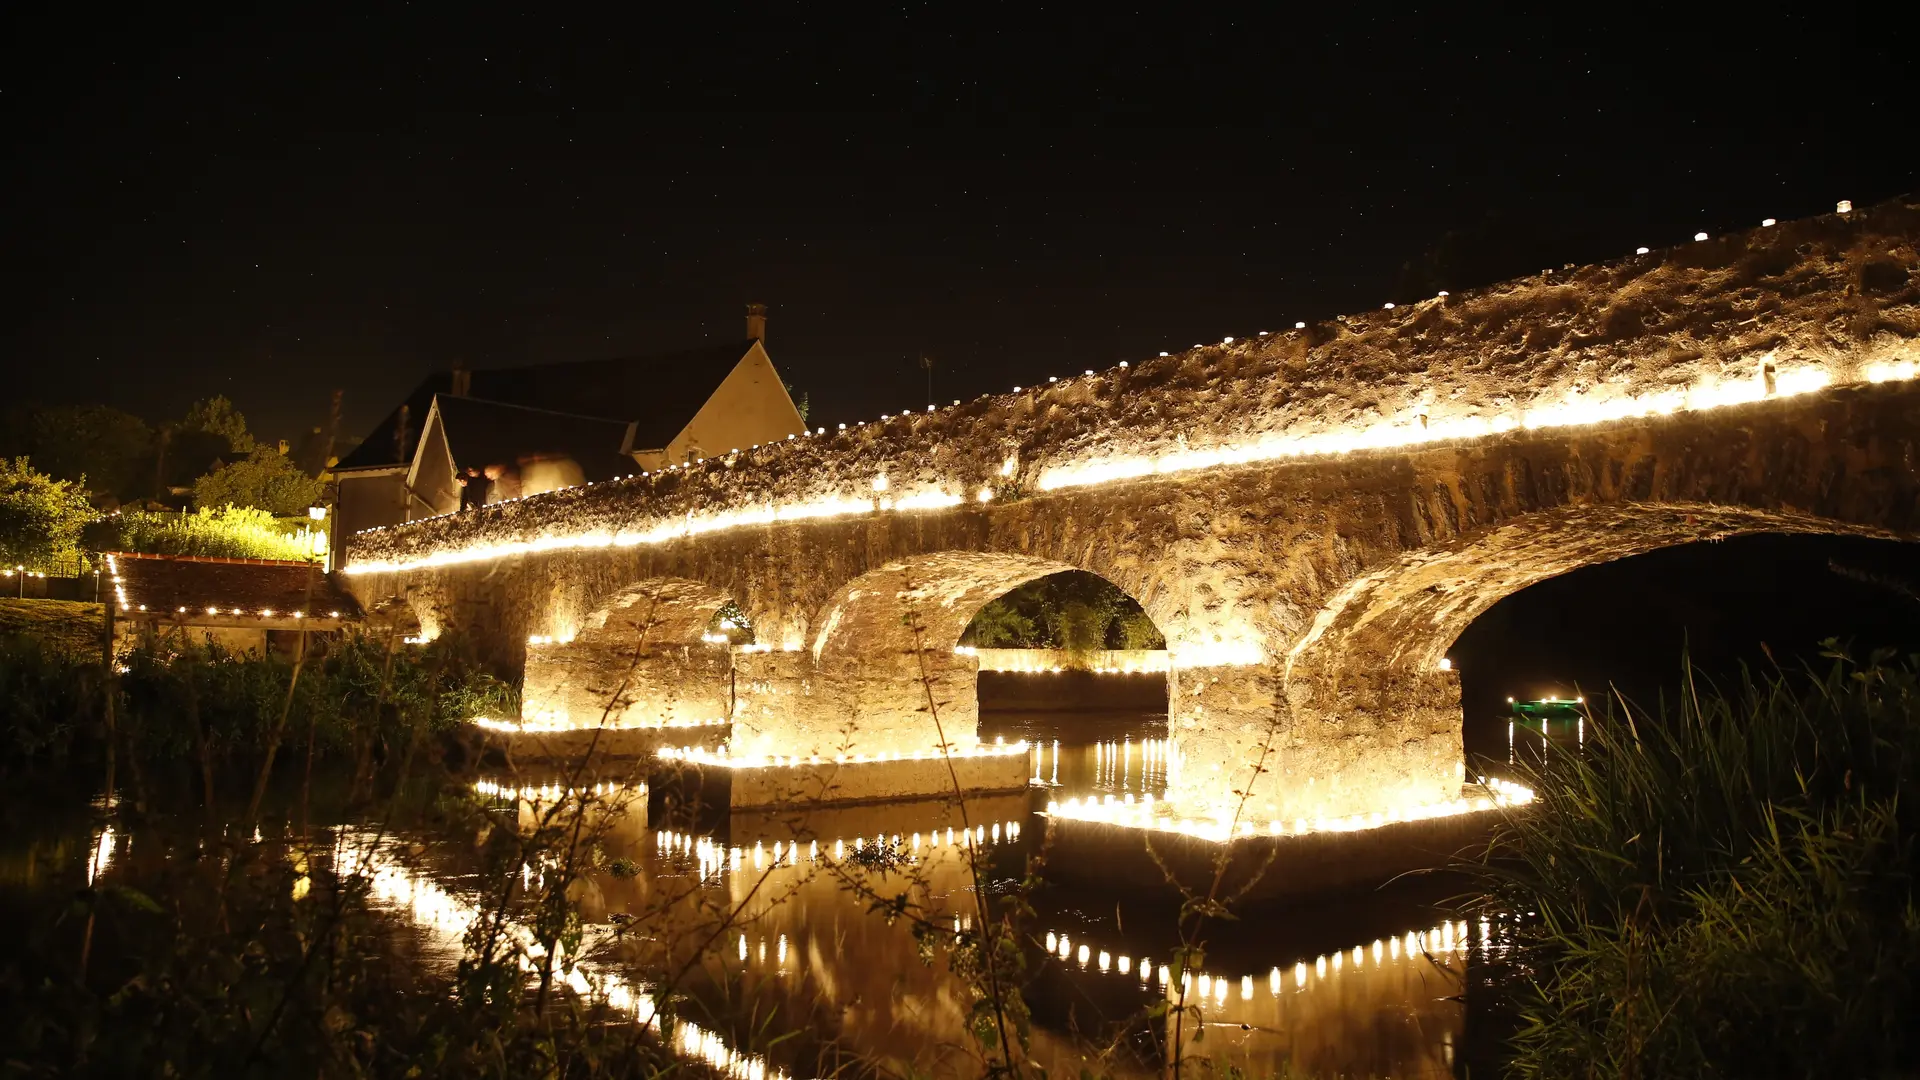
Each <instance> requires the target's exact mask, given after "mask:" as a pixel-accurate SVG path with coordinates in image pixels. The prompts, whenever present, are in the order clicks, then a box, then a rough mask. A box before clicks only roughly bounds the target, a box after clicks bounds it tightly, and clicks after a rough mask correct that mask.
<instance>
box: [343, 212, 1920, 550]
mask: <svg viewBox="0 0 1920 1080" xmlns="http://www.w3.org/2000/svg"><path fill="white" fill-rule="evenodd" d="M1851 209H1852V204H1851V203H1850V202H1848V201H1847V200H1841V201H1840V202H1839V204H1838V211H1837V212H1839V213H1842V214H1845V213H1849V212H1851ZM1774 223H1775V222H1774V219H1772V218H1767V219H1765V220H1764V221H1763V222H1762V225H1763V227H1771V226H1772V225H1773V224H1774ZM1694 238H1695V240H1704V239H1706V238H1707V235H1706V234H1705V233H1698V234H1696V235H1695V237H1694ZM1648 251H1649V249H1648V248H1645V247H1641V248H1639V249H1637V250H1636V254H1638V255H1645V254H1647V253H1648ZM1447 295H1448V294H1447V293H1446V292H1445V291H1442V292H1440V293H1439V294H1438V296H1437V297H1436V299H1440V300H1445V299H1446V298H1447ZM1383 306H1384V308H1385V309H1386V310H1393V309H1394V308H1395V305H1394V304H1393V303H1387V304H1385V305H1383ZM1306 327H1307V324H1306V323H1305V322H1304V321H1300V322H1296V323H1295V324H1294V330H1295V331H1296V332H1298V331H1300V330H1304V329H1306ZM1258 336H1259V337H1266V336H1268V332H1267V331H1264V330H1263V331H1260V332H1259V334H1258ZM1234 340H1235V339H1234V338H1233V337H1231V336H1228V337H1226V338H1224V339H1222V344H1224V345H1231V344H1233V342H1234ZM1204 347H1205V346H1203V345H1198V344H1196V345H1195V346H1194V349H1196V350H1197V349H1201V348H1204ZM1160 355H1161V356H1162V357H1166V356H1168V355H1169V354H1168V353H1166V352H1161V353H1160ZM1763 366H1766V365H1763ZM1916 366H1917V365H1915V364H1911V363H1906V362H1899V363H1896V364H1891V365H1887V364H1882V365H1871V366H1869V368H1868V369H1867V371H1866V372H1865V377H1866V378H1867V380H1868V381H1870V382H1884V381H1889V380H1892V379H1896V378H1912V377H1914V369H1915V368H1916ZM1116 367H1117V369H1119V370H1125V369H1127V368H1128V367H1129V364H1128V363H1127V362H1126V361H1121V362H1120V363H1119V364H1118V365H1116ZM1900 369H1905V370H1906V374H1894V373H1893V372H1894V371H1896V370H1900ZM1084 374H1085V375H1087V376H1094V375H1096V372H1095V371H1094V370H1093V369H1091V368H1089V369H1087V371H1086V372H1085V373H1084ZM1776 380H1777V382H1778V384H1780V385H1779V388H1778V390H1777V391H1776ZM1065 381H1066V382H1071V381H1072V380H1071V379H1068V380H1065ZM1763 381H1764V382H1765V384H1766V391H1765V392H1764V393H1761V394H1759V395H1751V394H1743V393H1739V392H1731V393H1729V392H1726V391H1724V390H1723V389H1722V388H1723V385H1724V384H1721V383H1720V382H1719V381H1718V380H1711V381H1709V382H1707V383H1704V384H1702V385H1700V386H1697V387H1694V388H1692V389H1691V390H1681V391H1665V392H1661V393H1656V394H1645V395H1628V396H1625V397H1616V398H1612V399H1608V400H1595V401H1581V400H1576V398H1579V397H1585V396H1586V395H1575V394H1571V393H1570V394H1568V395H1567V399H1566V400H1564V401H1562V402H1559V403H1539V404H1537V405H1536V406H1534V407H1529V408H1525V409H1522V410H1520V411H1519V413H1518V414H1506V415H1500V416H1495V417H1481V416H1472V417H1467V418H1464V419H1456V420H1452V421H1444V422H1441V423H1439V424H1434V423H1432V422H1431V421H1430V417H1429V414H1428V412H1427V410H1426V408H1425V407H1424V406H1422V407H1418V408H1416V409H1415V410H1412V413H1411V415H1410V416H1409V417H1406V418H1402V419H1400V420H1395V421H1383V422H1382V423H1380V424H1376V425H1373V426H1372V427H1369V428H1366V429H1362V430H1361V431H1359V432H1357V433H1329V434H1323V435H1309V436H1287V435H1284V434H1280V435H1269V436H1266V437H1263V438H1261V439H1259V440H1257V441H1256V442H1255V443H1253V444H1251V445H1243V446H1232V447H1223V448H1216V449H1212V450H1199V451H1180V452H1175V453H1168V454H1153V455H1143V456H1138V457H1127V458H1110V459H1104V460H1094V461H1089V462H1082V463H1075V464H1068V465H1062V466H1056V467H1053V468H1049V469H1047V470H1045V471H1044V472H1043V473H1042V475H1041V477H1040V481H1039V486H1040V487H1041V488H1042V489H1043V490H1047V489H1054V488H1061V487H1073V486H1083V485H1087V484H1098V483H1106V482H1111V481H1114V480H1122V479H1131V478H1137V477H1141V476H1147V475H1161V474H1167V473H1176V472H1186V471H1191V470H1196V469H1206V468H1212V467H1218V466H1223V465H1236V464H1244V463H1249V462H1255V461H1268V460H1277V459H1285V458H1294V457H1304V456H1319V455H1325V454H1340V453H1347V452H1351V451H1354V450H1366V449H1386V448H1394V447H1405V446H1410V445H1418V444H1421V443H1430V442H1438V441H1443V440H1453V439H1462V438H1475V437H1481V436H1486V435H1497V434H1501V433H1504V432H1506V431H1511V430H1514V429H1516V428H1546V427H1565V426H1577V425H1585V424H1593V423H1600V422H1604V421H1608V420H1619V419H1627V418H1632V417H1642V416H1655V415H1666V414H1670V413H1672V412H1675V411H1679V410H1681V409H1683V408H1684V409H1688V410H1700V409H1708V408H1717V407H1722V406H1725V405H1732V404H1742V403H1745V402H1747V401H1752V400H1758V399H1759V398H1762V397H1775V396H1780V397H1787V396H1793V395H1795V394H1801V393H1809V392H1812V391H1814V390H1818V389H1820V388H1821V387H1823V386H1825V385H1827V384H1828V383H1829V382H1831V375H1829V374H1828V373H1826V372H1825V371H1823V370H1817V369H1806V368H1803V369H1801V370H1799V371H1794V372H1780V373H1777V375H1770V376H1767V377H1766V378H1764V380H1763ZM1047 383H1048V386H1049V387H1052V386H1056V385H1061V384H1062V380H1060V379H1059V378H1058V377H1055V376H1049V377H1048V379H1047ZM1025 389H1026V388H1025V387H1022V386H1016V387H1014V392H1015V393H1016V394H1017V393H1022V392H1024V391H1025ZM1035 389H1039V388H1037V387H1036V388H1035ZM991 397H992V395H981V396H980V398H977V399H976V401H978V400H985V399H988V398H991ZM959 404H960V401H959V400H958V399H956V400H955V401H954V405H955V406H958V405H959ZM933 411H935V406H932V405H929V406H927V412H933ZM917 414H918V410H908V411H906V412H902V413H901V414H899V415H901V416H908V415H917ZM892 419H894V417H893V415H892V414H882V415H881V422H882V423H885V422H887V421H890V420H892ZM853 426H854V427H855V428H859V427H863V426H865V423H864V422H861V423H855V424H854V425H853ZM847 428H848V425H846V424H841V425H839V430H841V431H845V430H847ZM826 432H827V429H826V428H825V427H820V428H817V429H815V428H809V429H806V430H805V431H804V432H802V433H801V434H800V436H799V437H800V438H810V437H813V436H817V435H825V434H826ZM794 439H795V436H794V435H788V436H787V438H786V440H784V442H792V441H794ZM784 442H776V443H767V444H755V445H754V446H752V447H750V448H749V450H750V451H757V450H759V449H761V448H762V447H763V446H765V447H774V446H781V445H784ZM739 455H740V450H739V449H737V448H736V449H734V450H731V451H730V452H729V454H728V455H727V456H725V457H723V458H699V459H696V460H695V461H692V462H687V463H679V464H674V465H669V466H667V467H666V468H665V469H664V470H661V471H662V472H663V473H671V472H679V471H682V470H686V469H691V468H693V467H695V466H707V465H709V464H710V463H720V464H724V465H725V466H726V467H727V468H732V467H733V465H734V461H735V459H736V458H737V457H738V456H739ZM1006 473H1007V470H1004V469H1003V470H1002V474H1003V475H1006ZM652 475H653V474H652V472H650V471H647V470H643V471H641V472H639V473H632V474H627V475H626V476H622V477H616V478H615V479H614V480H611V481H602V482H604V483H621V482H627V481H632V480H635V479H644V478H647V477H650V476H652ZM594 483H595V482H593V481H589V482H587V483H585V484H582V485H574V487H591V486H593V484H594ZM873 486H874V489H875V490H876V491H885V490H886V489H887V487H888V480H887V477H886V476H885V474H884V473H883V474H881V475H879V476H876V477H875V479H874V483H873ZM568 490H572V488H561V489H558V491H559V492H564V491H568ZM556 493H558V492H541V493H539V494H537V495H528V496H522V497H520V498H523V499H525V498H541V497H545V496H548V495H552V494H556ZM977 497H978V499H979V501H981V502H987V501H990V500H991V499H992V497H993V493H992V489H991V488H981V489H980V490H979V492H978V494H977ZM517 501H520V500H519V499H512V500H507V502H517ZM964 501H965V499H964V498H963V497H962V496H960V495H956V494H954V493H952V492H949V491H946V490H944V489H933V490H928V491H924V492H921V493H918V494H917V495H914V496H908V497H907V498H905V499H898V500H885V499H872V500H865V499H860V500H855V499H842V498H833V499H828V500H816V501H814V502H809V503H801V504H793V505H790V506H787V507H773V506H768V507H767V508H766V509H765V510H764V511H762V510H755V511H749V512H745V514H744V516H742V514H741V512H734V513H722V514H719V515H711V516H712V517H713V518H714V522H713V524H712V527H711V528H706V529H702V528H695V527H694V525H695V521H696V518H695V516H694V515H691V514H689V515H687V516H686V520H685V523H684V529H673V528H669V527H664V526H662V527H656V528H655V529H653V530H650V531H649V532H648V533H644V534H630V533H627V532H625V531H624V530H623V531H622V532H621V533H618V534H604V535H605V537H606V538H605V540H604V541H602V540H601V536H602V535H603V534H602V533H598V532H596V533H589V534H583V535H581V536H577V537H563V538H544V539H543V540H540V541H532V542H528V543H525V544H482V545H473V546H471V547H467V548H463V549H458V550H456V551H453V552H439V553H435V554H432V555H429V556H426V557H423V558H419V559H411V560H370V561H368V562H366V563H362V564H359V566H358V567H357V568H356V567H351V566H350V567H348V572H349V573H377V572H395V571H401V570H411V569H424V568H428V567H431V566H438V565H450V564H453V563H460V562H470V561H476V560H485V559H492V558H502V557H510V556H512V555H518V554H526V553H532V552H535V551H542V550H558V549H571V548H592V547H600V546H627V545H629V544H639V543H659V542H664V541H665V540H671V539H677V538H679V537H680V536H683V535H686V536H690V535H695V534H697V533H699V532H705V531H713V529H718V528H733V527H738V526H740V525H747V524H767V523H771V522H772V521H776V520H802V519H806V518H816V517H832V516H840V515H841V514H846V513H877V512H880V511H883V510H922V509H940V508H944V507H950V506H956V505H959V504H960V503H962V502H964ZM493 505H501V504H493ZM438 516H440V517H446V516H450V515H438ZM431 520H435V519H434V518H425V519H420V520H419V521H414V522H408V523H406V524H404V525H391V526H376V527H374V528H371V529H363V530H360V531H361V532H362V533H370V532H376V531H380V530H384V529H395V528H406V527H409V526H412V525H417V524H420V522H421V521H431ZM663 529H664V533H663Z"/></svg>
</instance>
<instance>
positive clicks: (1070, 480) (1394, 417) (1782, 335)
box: [346, 197, 1920, 572]
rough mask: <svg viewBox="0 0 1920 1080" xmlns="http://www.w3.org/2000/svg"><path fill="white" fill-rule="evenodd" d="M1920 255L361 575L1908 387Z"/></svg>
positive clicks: (1806, 266) (1892, 241)
mask: <svg viewBox="0 0 1920 1080" xmlns="http://www.w3.org/2000/svg"><path fill="white" fill-rule="evenodd" d="M1917 241H1920V200H1916V199H1915V198H1913V197H1907V198H1902V199H1895V200H1892V201H1889V202H1887V203H1884V204H1882V205H1879V206H1875V207H1872V208H1870V209H1867V210H1862V211H1855V212H1852V213H1849V214H1829V215H1824V216H1821V217H1817V218H1811V219H1806V220H1802V221H1796V222H1787V223H1782V224H1779V225H1776V226H1773V227H1770V228H1764V229H1758V230H1754V231H1752V232H1748V233H1743V234H1735V235H1730V236H1727V237H1724V238H1719V239H1715V240H1709V241H1706V242H1700V243H1694V244H1689V245H1685V246H1681V247H1675V248H1671V249H1666V250H1662V251H1658V252H1651V253H1648V254H1646V255H1635V256H1630V257H1628V258H1625V259H1620V260H1617V261H1615V262H1612V263H1605V264H1598V265H1594V266H1588V267H1582V268H1579V269H1571V268H1570V269H1567V270H1564V271H1558V272H1549V273H1543V274H1540V275H1538V276H1535V277H1532V278H1525V279H1521V280H1518V281H1512V282H1506V283H1503V284H1500V285H1496V286H1493V287H1490V288H1487V289H1481V290H1477V291H1474V292H1467V293H1461V294H1459V295H1455V296H1442V297H1435V298H1433V299H1430V300H1426V301H1422V302H1420V303H1415V304H1408V305H1402V306H1399V307H1396V308H1394V309H1393V310H1390V311H1388V310H1383V311H1378V312H1372V313H1367V314H1364V315H1355V316H1344V317H1341V318H1339V319H1335V320H1332V321H1330V322H1326V323H1318V324H1314V325H1312V326H1308V327H1304V328H1295V329H1291V330H1281V331H1277V332H1274V333H1271V334H1266V335H1263V336H1258V337H1254V338H1248V339H1242V340H1238V341H1235V340H1232V339H1229V340H1227V341H1224V342H1221V343H1218V344H1213V345H1207V346H1196V347H1194V348H1192V349H1189V350H1186V351H1183V352H1180V353H1177V354H1174V355H1171V356H1161V357H1157V358H1149V359H1143V360H1141V361H1139V362H1130V363H1127V364H1124V365H1122V366H1119V367H1114V368H1109V369H1107V370H1106V371H1103V372H1099V373H1089V374H1084V375H1077V376H1070V377H1067V378H1063V379H1060V380H1058V381H1057V382H1056V381H1051V380H1050V381H1049V382H1047V383H1044V384H1041V385H1037V386H1032V387H1025V388H1022V389H1021V390H1020V391H1019V392H1016V393H1012V394H998V395H989V396H984V397H980V398H976V399H974V400H973V401H970V402H966V403H963V404H960V405H954V406H947V407H943V408H940V409H938V410H936V411H934V412H931V413H926V412H917V411H908V412H903V413H902V414H900V415H898V416H893V417H889V418H886V419H883V420H880V421H874V422H869V423H864V424H857V425H854V426H852V427H850V428H848V429H846V430H844V431H842V430H836V431H831V432H822V433H819V434H815V435H811V436H808V437H806V438H796V439H791V440H789V441H787V442H783V443H775V444H768V445H765V446H761V447H751V448H740V449H739V450H738V451H737V452H734V453H729V454H726V455H723V456H719V457H715V458H710V459H707V460H705V461H703V462H700V463H698V464H695V465H692V466H687V467H680V468H674V469H669V470H666V471H662V472H656V473H651V474H640V475H636V476H634V477H632V478H630V479H626V480H620V481H613V482H608V483H601V484H594V485H584V486H581V487H576V488H570V489H566V490H562V491H557V492H550V493H546V494H542V495H538V496H533V497H531V498H527V499H522V500H515V501H512V502H509V503H505V504H500V505H497V506H493V507H488V508H486V509H484V510H479V511H471V512H466V513H461V514H454V515H448V516H446V517H442V518H436V519H430V520H427V521H423V522H416V523H413V524H410V525H405V526H394V527H389V528H385V529H379V530H372V531H369V532H366V533H361V534H359V535H357V536H355V537H353V538H352V540H351V542H350V544H349V545H348V550H347V553H346V559H347V565H348V568H349V570H350V572H365V571H367V570H370V569H378V568H396V567H415V566H422V565H433V564H445V563H448V562H456V561H463V560H475V559H478V560H485V559H489V558H494V557H498V556H499V555H501V554H510V553H515V552H521V551H541V550H558V549H565V548H591V547H593V546H598V545H613V546H619V545H643V544H658V543H665V542H672V541H675V540H678V539H682V538H688V537H695V536H701V535H704V534H706V533H710V532H714V531H723V530H726V529H729V528H738V527H742V526H752V525H759V524H766V523H771V522H779V521H800V520H813V519H820V518H832V517H840V516H847V515H866V514H873V513H883V512H887V511H890V510H898V511H909V510H915V509H940V508H947V507H952V506H956V505H961V504H965V503H970V502H977V501H981V500H983V499H985V500H993V499H1007V498H1019V497H1023V496H1026V495H1029V494H1032V493H1035V492H1040V491H1051V490H1063V489H1069V488H1076V487H1087V486H1097V485H1102V484H1106V483H1112V482H1115V481H1119V480H1126V479H1136V478H1141V477H1151V476H1165V475H1178V476H1183V477H1189V478H1203V477H1204V476H1206V475H1207V474H1209V473H1210V472H1211V471H1213V470H1215V469H1218V468H1222V467H1232V466H1235V465H1243V464H1248V463H1256V462H1274V461H1287V460H1298V459H1305V460H1328V459H1338V458H1339V457H1340V456H1341V455H1344V454H1347V453H1350V452H1352V451H1355V450H1365V449H1383V448H1385V449H1396V448H1409V447H1417V446H1421V445H1431V444H1436V443H1443V442H1448V441H1454V440H1461V439H1474V438H1480V437H1485V436H1488V435H1495V434H1499V433H1502V432H1505V431H1511V430H1520V429H1541V428H1569V427H1582V426H1588V425H1591V424H1594V423H1602V422H1606V421H1610V420H1618V419H1623V418H1631V417H1636V416H1659V415H1669V414H1672V413H1675V412H1680V411H1698V410H1703V409H1711V408H1717V407H1724V406H1727V405H1734V404H1740V403H1745V402H1750V401H1756V400H1766V399H1768V398H1774V397H1783V396H1792V395H1795V394H1801V393H1806V392H1810V391H1814V390H1818V389H1820V388H1822V387H1825V386H1829V385H1844V384H1849V383H1856V382H1868V381H1879V380H1884V379H1890V378H1911V377H1913V376H1914V374H1915V373H1916V371H1920V344H1917V343H1916V342H1917V339H1920V255H1917V254H1916V242H1917Z"/></svg>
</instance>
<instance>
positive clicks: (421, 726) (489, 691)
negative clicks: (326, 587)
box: [122, 632, 515, 760]
mask: <svg viewBox="0 0 1920 1080" xmlns="http://www.w3.org/2000/svg"><path fill="white" fill-rule="evenodd" d="M314 646H315V651H314V653H313V654H311V655H309V657H308V659H307V661H306V663H305V664H304V665H303V666H302V669H301V672H300V681H299V682H298V683H297V684H294V694H293V704H292V708H291V709H290V710H289V711H288V722H287V727H286V730H285V731H284V732H282V734H281V740H282V746H283V747H287V746H292V745H296V744H297V745H299V746H302V747H304V746H305V742H306V737H307V731H308V729H309V728H311V729H312V731H313V736H314V744H315V747H316V749H318V750H319V751H320V752H321V753H323V754H333V755H343V754H350V755H351V756H353V757H354V758H356V759H357V760H364V759H365V758H366V755H368V754H370V753H371V752H373V751H374V750H375V749H376V748H377V747H380V746H388V747H395V746H399V745H401V744H403V743H404V742H405V740H406V739H407V738H409V737H410V736H411V734H412V733H414V732H416V731H419V732H435V731H442V730H446V729H448V728H451V727H453V726H454V725H456V724H459V723H462V722H464V721H467V720H470V719H472V718H473V717H475V716H481V715H499V714H502V713H511V712H512V711H514V708H515V706H514V703H513V700H512V698H513V692H512V688H511V687H509V686H508V685H507V684H506V683H503V682H501V681H500V680H498V679H496V678H494V677H493V676H492V675H490V674H488V673H486V672H485V671H483V670H481V669H480V668H479V667H478V666H477V665H475V664H474V663H473V662H472V661H471V659H470V658H469V657H467V656H466V655H465V653H464V652H463V651H462V650H461V649H460V647H459V646H458V644H457V643H456V642H455V641H454V639H452V638H447V637H443V638H441V639H438V640H436V641H434V642H433V643H432V644H430V645H427V646H423V647H418V648H416V647H412V646H402V647H400V648H398V649H397V650H395V652H394V654H393V661H392V663H391V664H389V663H388V662H387V644H386V642H385V641H383V640H380V639H377V638H374V637H371V636H368V635H365V634H360V633H351V632H350V633H347V634H345V635H343V636H341V637H339V638H336V639H333V640H331V641H326V640H316V641H315V643H314ZM126 668H127V670H126V674H125V675H124V677H123V678H122V685H123V692H124V695H125V700H126V703H127V709H128V712H129V715H130V716H132V717H135V718H137V724H136V728H135V729H136V730H137V731H138V732H139V735H138V738H139V740H140V745H139V746H138V750H139V752H140V754H141V756H142V757H147V758H152V759H156V760H160V759H166V758H170V757H179V756H182V755H186V754H191V753H192V752H193V750H194V743H193V734H192V728H191V723H192V718H191V716H190V710H197V711H198V714H199V721H200V723H201V724H203V725H204V727H205V731H206V737H207V742H208V745H209V747H210V749H211V751H212V753H213V755H214V757H215V758H216V759H217V760H230V759H233V758H236V757H237V758H243V759H251V758H255V757H258V756H259V755H261V754H263V753H265V752H266V749H267V744H268V741H269V739H270V738H271V735H272V732H273V729H274V726H275V725H276V724H277V723H278V722H279V718H280V713H281V710H282V708H283V707H284V706H285V703H286V698H287V687H288V685H289V684H290V683H291V682H292V679H293V660H292V659H291V658H290V657H287V656H283V655H280V654H277V653H275V654H269V655H267V656H259V655H256V654H235V653H232V652H229V651H227V650H225V649H223V648H221V647H220V646H218V645H212V644H208V645H199V646H191V647H187V648H181V647H179V645H178V644H177V643H176V642H174V641H172V640H169V639H168V638H166V637H165V636H162V637H159V638H157V639H155V640H153V641H151V642H148V643H146V644H145V645H144V646H142V647H141V648H139V649H136V650H135V651H134V652H133V653H132V654H130V655H129V656H128V657H127V658H126Z"/></svg>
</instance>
